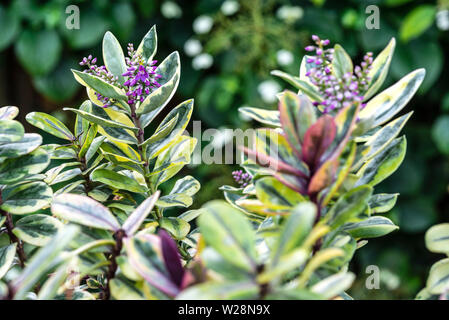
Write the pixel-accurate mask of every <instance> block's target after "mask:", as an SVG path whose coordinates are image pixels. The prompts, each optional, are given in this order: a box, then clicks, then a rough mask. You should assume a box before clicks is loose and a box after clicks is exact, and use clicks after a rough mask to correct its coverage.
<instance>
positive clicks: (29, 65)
mask: <svg viewBox="0 0 449 320" xmlns="http://www.w3.org/2000/svg"><path fill="white" fill-rule="evenodd" d="M15 51H16V55H17V58H18V59H19V61H20V63H21V64H22V66H23V67H24V68H25V69H26V70H27V71H28V72H29V73H31V74H32V75H34V76H37V75H45V74H47V73H49V72H50V71H51V70H53V69H54V67H55V66H56V64H57V63H58V61H59V58H60V57H61V51H62V44H61V39H60V38H59V35H58V33H57V32H56V31H55V30H50V29H47V30H46V29H41V30H38V31H33V30H32V29H31V28H30V29H27V30H25V31H23V32H22V33H21V35H20V37H19V39H18V40H17V43H16V45H15Z"/></svg>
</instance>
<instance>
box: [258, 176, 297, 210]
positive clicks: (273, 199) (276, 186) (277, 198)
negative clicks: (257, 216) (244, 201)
mask: <svg viewBox="0 0 449 320" xmlns="http://www.w3.org/2000/svg"><path fill="white" fill-rule="evenodd" d="M256 196H257V199H259V200H260V201H262V202H263V203H264V204H266V205H268V206H270V207H271V206H281V207H285V206H287V207H292V206H294V205H296V204H298V203H299V202H301V201H302V200H303V197H302V196H301V195H300V194H299V193H297V192H296V191H294V190H292V189H290V188H289V187H287V186H285V185H284V184H282V183H281V182H279V181H278V180H277V179H275V178H272V177H265V178H262V179H259V180H257V181H256Z"/></svg>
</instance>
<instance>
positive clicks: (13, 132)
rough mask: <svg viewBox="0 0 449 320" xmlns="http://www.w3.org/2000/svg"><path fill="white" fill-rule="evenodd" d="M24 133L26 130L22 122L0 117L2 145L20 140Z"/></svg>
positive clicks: (0, 142)
mask: <svg viewBox="0 0 449 320" xmlns="http://www.w3.org/2000/svg"><path fill="white" fill-rule="evenodd" d="M24 133H25V130H24V128H23V126H22V125H21V124H20V122H18V121H15V120H8V119H0V145H2V144H4V143H12V142H16V141H20V140H22V138H23V135H24Z"/></svg>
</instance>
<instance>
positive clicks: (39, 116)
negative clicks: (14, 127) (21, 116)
mask: <svg viewBox="0 0 449 320" xmlns="http://www.w3.org/2000/svg"><path fill="white" fill-rule="evenodd" d="M26 120H27V121H28V123H30V124H32V125H33V126H35V127H38V128H39V129H41V130H44V131H45V132H47V133H49V134H51V135H54V136H56V137H58V138H61V139H65V140H69V141H73V140H75V137H74V136H73V134H72V133H71V132H70V130H69V129H68V128H67V127H66V126H65V124H64V123H62V122H61V121H59V120H58V119H56V118H55V117H53V116H51V115H49V114H46V113H43V112H31V113H28V114H27V115H26Z"/></svg>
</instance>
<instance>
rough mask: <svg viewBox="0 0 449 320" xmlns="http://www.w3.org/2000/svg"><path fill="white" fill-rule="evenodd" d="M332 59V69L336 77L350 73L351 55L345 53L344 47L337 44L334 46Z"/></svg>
mask: <svg viewBox="0 0 449 320" xmlns="http://www.w3.org/2000/svg"><path fill="white" fill-rule="evenodd" d="M333 57H334V58H333V59H332V71H333V72H334V74H335V76H336V77H337V78H342V77H343V75H345V74H347V73H350V74H352V70H353V68H354V66H353V65H352V60H351V57H350V56H349V55H348V54H347V53H346V51H345V49H343V47H342V46H340V45H339V44H336V45H335V46H334V54H333Z"/></svg>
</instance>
